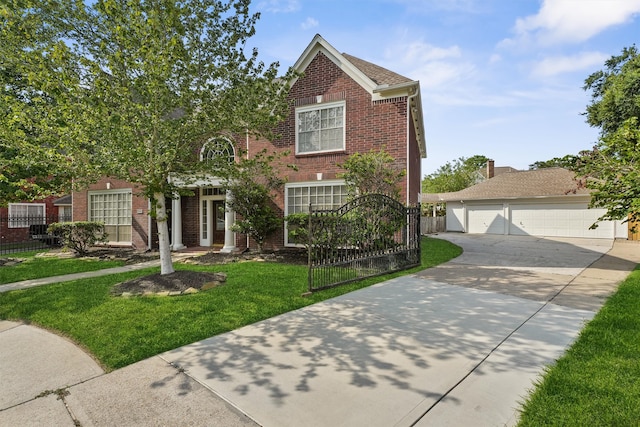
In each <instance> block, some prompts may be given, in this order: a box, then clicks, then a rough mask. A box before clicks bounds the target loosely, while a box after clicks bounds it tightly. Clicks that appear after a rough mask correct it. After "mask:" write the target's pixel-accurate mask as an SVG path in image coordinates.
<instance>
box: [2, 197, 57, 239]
mask: <svg viewBox="0 0 640 427" xmlns="http://www.w3.org/2000/svg"><path fill="white" fill-rule="evenodd" d="M55 199H57V197H48V198H46V199H42V200H36V201H33V202H24V203H32V204H44V205H45V208H44V215H45V221H46V223H47V224H51V223H53V222H57V221H58V207H57V206H54V205H53V201H54V200H55ZM14 224H15V223H14ZM29 239H30V237H29V227H19V228H13V227H9V208H8V207H6V208H5V207H3V208H0V244H2V243H15V242H23V241H26V240H29Z"/></svg>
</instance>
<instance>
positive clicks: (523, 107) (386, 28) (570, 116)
mask: <svg viewBox="0 0 640 427" xmlns="http://www.w3.org/2000/svg"><path fill="white" fill-rule="evenodd" d="M251 9H252V11H253V12H260V14H261V17H260V20H259V21H258V24H257V26H256V35H255V36H254V37H252V38H251V39H250V41H249V43H248V46H249V47H256V48H257V49H258V52H259V57H260V59H261V60H262V61H264V62H265V63H268V64H270V63H272V62H279V63H280V67H281V68H280V69H281V71H282V72H283V73H284V71H286V69H287V68H288V67H290V66H292V65H293V64H294V63H295V62H296V61H297V59H298V58H299V57H300V55H301V54H302V52H303V51H304V49H305V48H306V47H307V46H308V45H309V43H310V42H311V40H312V39H313V37H314V36H315V35H316V34H320V35H321V36H322V37H323V38H324V39H325V40H327V42H329V43H330V44H331V45H332V46H333V47H334V48H336V49H337V50H338V51H339V52H344V53H348V54H350V55H353V56H356V57H358V58H361V59H364V60H367V61H369V62H372V63H374V64H377V65H380V66H382V67H385V68H387V69H389V70H392V71H394V72H396V73H398V74H401V75H403V76H405V77H408V78H410V79H412V80H418V81H420V88H421V92H422V102H423V115H424V124H425V133H426V145H427V158H426V159H423V161H422V172H423V175H428V174H431V173H433V172H435V171H436V170H437V169H438V168H439V167H440V166H442V165H444V164H446V163H447V162H452V161H454V160H456V159H458V158H460V157H465V158H468V157H471V156H474V155H484V156H487V157H489V158H491V159H493V160H494V161H495V165H496V166H511V167H514V168H516V169H528V168H529V165H530V164H532V163H534V162H536V161H543V160H549V159H552V158H554V157H562V156H565V155H567V154H577V153H578V152H579V151H580V150H584V149H590V148H591V147H592V146H593V145H594V144H595V143H596V142H597V139H598V135H599V130H598V129H596V128H592V127H590V126H589V125H588V124H587V123H586V122H585V117H584V116H583V115H582V113H583V112H584V111H585V110H586V107H587V105H588V104H589V103H590V101H591V93H590V92H588V91H585V90H584V89H583V87H584V81H585V79H586V78H587V77H588V76H589V75H590V74H591V73H594V72H596V71H598V70H602V69H604V63H605V61H606V60H607V59H609V58H611V57H612V56H614V55H618V54H620V53H621V52H622V49H623V48H624V47H628V46H631V45H633V44H640V0H254V1H253V2H252V4H251Z"/></svg>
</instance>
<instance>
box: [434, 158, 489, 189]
mask: <svg viewBox="0 0 640 427" xmlns="http://www.w3.org/2000/svg"><path fill="white" fill-rule="evenodd" d="M488 161H489V158H488V157H485V156H482V155H475V156H471V157H469V158H466V157H460V158H459V159H457V160H454V161H453V162H447V163H446V164H444V165H443V166H440V167H439V168H438V169H437V170H436V171H435V172H434V173H432V174H430V175H427V176H426V177H425V178H424V179H423V180H422V192H423V193H447V192H451V191H460V190H464V189H465V188H467V187H470V186H472V185H474V184H477V183H478V182H480V181H482V180H483V179H484V177H483V176H482V174H481V173H480V171H481V169H482V168H484V167H485V166H486V165H487V162H488Z"/></svg>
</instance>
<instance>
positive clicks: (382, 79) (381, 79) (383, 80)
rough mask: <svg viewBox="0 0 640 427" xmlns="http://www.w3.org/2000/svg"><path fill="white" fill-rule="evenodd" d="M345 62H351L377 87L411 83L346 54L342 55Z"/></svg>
mask: <svg viewBox="0 0 640 427" xmlns="http://www.w3.org/2000/svg"><path fill="white" fill-rule="evenodd" d="M342 56H344V57H345V58H346V59H347V61H349V62H351V63H352V64H353V65H355V67H356V68H358V69H359V70H360V71H362V72H363V73H364V75H366V76H367V77H369V78H370V79H371V80H373V81H374V82H375V83H376V84H378V85H385V84H387V85H389V86H393V85H397V84H401V83H408V82H412V81H413V80H411V79H409V78H407V77H404V76H401V75H400V74H398V73H394V72H393V71H390V70H387V69H386V68H383V67H381V66H379V65H376V64H372V63H371V62H368V61H365V60H364V59H360V58H356V57H355V56H352V55H349V54H347V53H343V54H342Z"/></svg>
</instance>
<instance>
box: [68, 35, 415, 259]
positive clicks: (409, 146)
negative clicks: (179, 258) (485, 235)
mask: <svg viewBox="0 0 640 427" xmlns="http://www.w3.org/2000/svg"><path fill="white" fill-rule="evenodd" d="M294 68H295V69H296V70H297V71H298V72H300V73H301V74H300V76H299V77H298V78H297V80H295V81H294V82H293V83H292V87H291V90H290V93H289V99H290V101H291V105H292V107H291V110H290V112H289V115H288V117H286V119H285V120H284V121H283V122H282V123H281V124H280V125H279V126H278V128H277V129H276V133H277V134H278V135H281V137H280V138H279V139H277V140H275V141H265V140H255V139H250V138H248V139H242V140H238V141H235V143H232V142H231V141H228V140H226V139H224V138H213V139H210V140H209V141H208V142H207V143H206V144H205V145H204V146H202V147H199V149H200V155H201V159H202V160H203V161H206V160H207V159H208V158H211V157H212V156H225V157H229V158H230V159H233V158H234V156H235V144H238V145H240V146H241V147H242V148H243V149H245V150H248V152H249V155H251V154H252V153H257V152H259V151H261V150H262V149H265V148H266V149H267V151H268V152H274V151H279V152H285V151H289V152H290V154H289V156H288V157H286V158H284V159H283V161H284V162H285V163H288V164H294V165H296V166H297V169H298V170H297V171H293V170H290V171H287V172H286V175H287V183H286V185H285V187H284V189H283V191H282V193H281V194H279V195H278V197H276V199H275V204H276V207H277V209H278V211H279V213H280V214H281V215H282V216H286V215H288V214H291V213H296V212H305V211H307V210H308V209H309V204H311V205H312V206H313V207H314V208H321V209H327V208H336V207H339V206H341V205H342V204H344V203H345V201H346V196H347V192H346V187H345V184H344V181H343V180H341V179H339V178H338V174H339V173H340V172H343V170H342V169H341V168H340V166H339V165H340V164H342V163H343V162H344V161H345V160H346V159H347V158H348V156H349V155H351V154H354V153H357V152H368V151H370V150H372V149H374V150H380V149H384V150H386V151H387V152H388V153H390V154H391V155H392V156H393V157H394V159H395V163H396V165H397V166H398V167H399V168H402V169H404V170H405V171H406V179H405V180H403V182H402V185H401V187H402V192H401V194H402V196H401V197H402V201H403V202H404V203H406V204H408V205H416V204H417V203H418V202H419V201H420V200H419V194H420V180H421V178H422V173H421V159H422V158H424V157H426V148H425V139H424V138H425V134H424V124H423V117H422V105H421V102H422V101H421V99H420V84H419V82H417V81H413V80H411V79H409V78H406V77H403V76H401V75H399V74H396V73H394V72H392V71H389V70H387V69H385V68H382V67H379V66H377V65H375V64H372V63H369V62H367V61H364V60H362V59H358V58H356V57H354V56H351V55H347V54H341V53H339V52H338V51H337V50H336V49H335V48H334V47H333V46H331V45H330V44H329V43H328V42H327V41H326V40H324V39H323V38H322V37H321V36H320V35H316V36H315V37H314V38H313V40H312V41H311V43H310V44H309V46H308V47H307V48H306V49H305V51H304V52H303V53H302V55H301V56H300V58H299V59H298V61H297V62H296V63H295V65H294ZM189 188H190V189H191V190H192V191H193V193H194V195H193V196H186V197H185V196H183V197H181V198H179V199H177V200H173V201H172V202H171V205H170V207H171V223H170V224H171V243H172V247H173V248H174V249H178V248H182V247H184V246H205V247H209V246H213V247H218V248H221V249H222V251H225V252H230V251H234V250H237V249H241V248H245V247H247V246H248V245H252V243H251V242H248V241H247V239H246V238H245V236H243V235H236V234H235V233H233V232H232V231H231V230H230V227H231V225H232V224H233V223H234V221H235V213H234V212H230V211H228V210H225V209H224V207H225V200H226V197H227V195H226V194H225V193H224V192H223V191H222V189H221V185H220V181H219V180H218V179H216V178H214V177H212V178H210V179H207V180H201V181H198V182H196V183H193V184H190V185H189ZM148 213H149V202H148V200H146V199H144V198H142V197H139V196H137V195H136V189H135V188H134V187H133V186H132V185H131V184H129V183H127V182H124V181H120V180H115V179H111V178H104V179H103V180H101V181H100V182H98V183H97V184H95V185H93V186H91V187H90V188H89V189H88V190H87V191H84V192H77V193H74V195H73V218H74V220H99V221H104V222H105V224H106V226H107V233H108V234H109V236H110V237H109V238H110V241H111V244H121V245H127V246H134V247H136V248H139V249H145V248H152V247H155V246H156V245H157V243H156V238H155V232H156V230H155V226H154V224H152V221H151V220H150V217H149V215H148ZM287 245H289V242H287V238H286V233H285V230H284V228H283V229H282V230H280V231H279V232H277V233H275V236H274V237H273V238H272V239H271V240H270V241H269V242H268V243H267V247H269V246H270V247H271V248H274V249H276V248H281V247H283V246H287Z"/></svg>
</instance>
